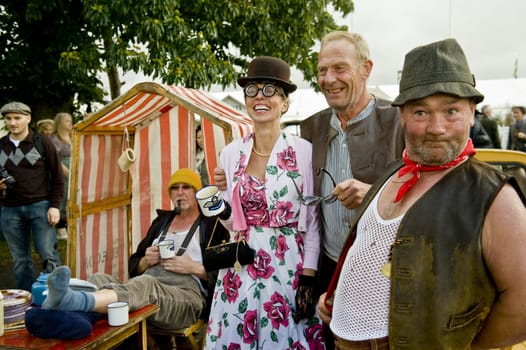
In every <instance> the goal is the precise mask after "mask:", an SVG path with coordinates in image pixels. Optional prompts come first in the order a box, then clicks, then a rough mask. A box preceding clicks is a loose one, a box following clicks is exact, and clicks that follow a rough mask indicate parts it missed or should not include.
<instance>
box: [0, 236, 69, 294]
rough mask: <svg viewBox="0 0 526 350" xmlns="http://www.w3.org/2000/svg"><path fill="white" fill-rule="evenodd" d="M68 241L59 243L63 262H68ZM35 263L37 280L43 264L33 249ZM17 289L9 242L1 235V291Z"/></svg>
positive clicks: (59, 251)
mask: <svg viewBox="0 0 526 350" xmlns="http://www.w3.org/2000/svg"><path fill="white" fill-rule="evenodd" d="M66 251H67V241H58V253H59V255H60V259H62V262H65V261H66V254H67V253H66ZM32 253H33V263H34V266H35V273H36V275H35V280H36V277H37V276H38V274H39V273H40V271H41V270H42V262H41V260H40V256H39V255H38V253H37V251H36V250H35V249H34V247H33V249H32ZM13 288H15V280H14V278H13V259H12V258H11V254H10V253H9V248H8V247H7V242H6V241H5V239H4V237H3V236H2V235H1V234H0V289H13Z"/></svg>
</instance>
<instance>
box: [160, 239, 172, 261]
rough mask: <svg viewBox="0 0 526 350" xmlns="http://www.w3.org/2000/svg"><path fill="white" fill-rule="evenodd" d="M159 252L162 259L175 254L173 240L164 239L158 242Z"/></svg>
mask: <svg viewBox="0 0 526 350" xmlns="http://www.w3.org/2000/svg"><path fill="white" fill-rule="evenodd" d="M159 253H160V254H161V258H162V259H170V258H172V257H173V256H174V255H175V246H174V241H173V240H171V239H165V240H164V241H160V242H159Z"/></svg>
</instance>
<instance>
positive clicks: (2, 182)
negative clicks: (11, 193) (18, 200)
mask: <svg viewBox="0 0 526 350" xmlns="http://www.w3.org/2000/svg"><path fill="white" fill-rule="evenodd" d="M0 190H7V185H6V183H5V179H1V180H0Z"/></svg>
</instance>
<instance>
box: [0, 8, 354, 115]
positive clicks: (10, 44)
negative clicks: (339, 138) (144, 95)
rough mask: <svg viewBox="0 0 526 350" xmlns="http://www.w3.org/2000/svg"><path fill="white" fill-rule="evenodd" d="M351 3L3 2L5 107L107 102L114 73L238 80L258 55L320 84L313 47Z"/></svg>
mask: <svg viewBox="0 0 526 350" xmlns="http://www.w3.org/2000/svg"><path fill="white" fill-rule="evenodd" d="M329 7H331V8H333V9H334V10H335V11H336V12H339V13H340V14H342V15H346V14H348V13H349V12H350V11H352V10H353V4H352V2H351V1H348V0H144V1H135V0H54V1H49V0H1V3H0V55H1V59H2V62H3V65H2V66H0V102H5V101H7V100H20V101H24V102H26V103H28V104H30V105H31V106H32V107H33V109H34V110H38V111H40V114H41V115H40V116H38V117H37V118H39V119H40V118H43V117H45V116H46V115H44V114H45V113H48V115H47V116H49V115H52V114H51V113H54V112H56V111H59V110H69V111H71V112H73V111H74V109H75V108H77V107H79V106H78V105H77V106H73V102H74V101H78V104H79V105H89V103H91V102H101V101H102V100H103V97H104V91H103V89H102V82H101V81H100V79H98V75H99V74H100V72H105V73H106V74H108V77H109V81H110V90H111V94H112V96H111V98H115V97H117V96H118V95H119V94H120V80H119V74H118V72H119V71H121V72H130V71H132V72H135V73H139V72H142V73H143V74H145V75H147V76H151V77H152V78H154V79H159V80H161V81H162V82H164V83H166V84H173V85H182V86H186V87H194V88H209V87H210V86H211V85H212V84H221V85H223V86H228V85H232V84H234V83H235V81H236V79H237V77H238V75H239V74H240V73H242V72H243V70H244V69H245V67H246V65H247V63H248V61H250V60H251V59H252V58H253V57H255V56H258V55H273V56H278V57H281V58H283V59H284V60H285V61H287V62H289V63H290V64H291V65H293V66H296V67H297V68H298V69H299V70H300V71H302V72H303V74H304V76H305V79H307V80H308V81H311V82H314V77H315V73H316V69H315V68H316V52H314V49H313V47H314V45H315V43H316V41H317V40H318V39H320V38H321V37H322V36H323V35H324V34H325V33H327V32H328V31H331V30H334V29H336V28H338V27H337V25H336V24H335V22H334V19H333V17H332V15H331V13H330V12H329V11H328V8H329Z"/></svg>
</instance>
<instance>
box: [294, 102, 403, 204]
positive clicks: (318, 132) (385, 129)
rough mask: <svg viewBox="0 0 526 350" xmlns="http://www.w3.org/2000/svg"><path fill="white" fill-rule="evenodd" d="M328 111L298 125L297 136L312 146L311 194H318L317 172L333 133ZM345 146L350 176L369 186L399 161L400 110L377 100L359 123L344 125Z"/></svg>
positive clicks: (329, 109) (400, 155)
mask: <svg viewBox="0 0 526 350" xmlns="http://www.w3.org/2000/svg"><path fill="white" fill-rule="evenodd" d="M331 115H332V109H331V108H328V109H325V110H323V111H321V112H318V113H316V114H314V115H312V116H310V117H309V118H307V119H305V120H304V121H303V122H302V123H301V137H302V138H304V139H306V140H308V141H310V142H311V143H312V150H313V154H312V167H313V169H314V193H315V194H317V195H319V194H320V184H321V173H320V172H319V171H318V170H319V169H320V168H323V167H324V166H325V159H326V158H327V150H328V147H329V143H330V142H331V140H332V139H333V138H334V137H335V136H336V135H337V132H336V131H335V130H333V129H332V128H331V127H330V119H331ZM346 133H347V139H348V142H347V145H348V147H349V155H350V158H351V166H352V172H353V177H354V178H356V179H357V180H360V181H362V182H365V183H368V184H372V183H373V182H374V181H375V180H376V179H378V177H379V176H380V175H381V174H382V173H383V172H384V171H385V169H386V168H387V166H388V165H389V164H390V163H392V162H393V161H395V160H396V159H400V158H402V151H403V149H404V145H405V142H404V134H403V130H402V127H401V126H400V111H399V110H398V108H397V107H392V106H391V103H390V102H389V101H386V100H381V99H377V100H376V107H375V109H374V110H373V111H372V113H371V114H370V115H369V116H368V117H367V118H365V119H364V120H362V121H359V122H358V123H356V124H352V125H350V126H347V128H346Z"/></svg>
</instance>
